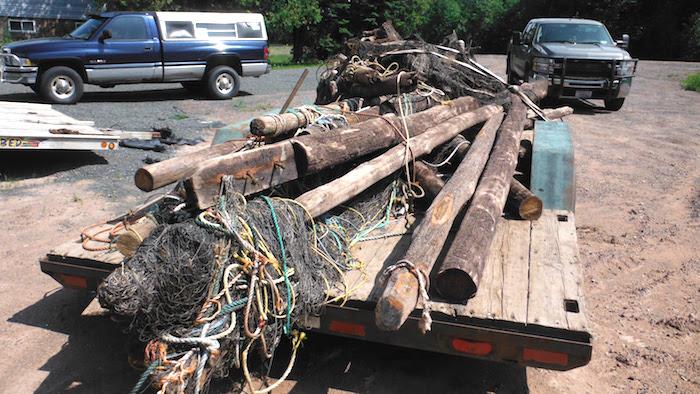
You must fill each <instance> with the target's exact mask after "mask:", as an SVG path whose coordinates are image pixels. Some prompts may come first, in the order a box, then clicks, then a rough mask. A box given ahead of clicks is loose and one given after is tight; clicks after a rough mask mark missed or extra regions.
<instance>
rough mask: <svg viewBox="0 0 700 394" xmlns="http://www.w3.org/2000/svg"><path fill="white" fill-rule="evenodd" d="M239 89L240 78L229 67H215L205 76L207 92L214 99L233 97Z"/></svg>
mask: <svg viewBox="0 0 700 394" xmlns="http://www.w3.org/2000/svg"><path fill="white" fill-rule="evenodd" d="M240 87H241V78H240V77H239V76H238V74H237V73H236V71H234V70H233V69H232V68H231V67H229V66H217V67H215V68H214V69H212V70H211V71H210V72H209V75H208V76H207V91H208V92H209V94H210V95H211V96H212V97H213V98H215V99H219V100H225V99H230V98H231V97H235V96H236V95H237V94H238V89H239V88H240Z"/></svg>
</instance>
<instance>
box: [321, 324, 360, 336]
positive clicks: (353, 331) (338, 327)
mask: <svg viewBox="0 0 700 394" xmlns="http://www.w3.org/2000/svg"><path fill="white" fill-rule="evenodd" d="M328 328H329V329H330V330H331V331H334V332H339V333H341V334H348V335H355V336H358V337H364V336H365V326H363V325H362V324H353V323H346V322H343V321H338V320H332V321H331V325H330V326H329V327H328Z"/></svg>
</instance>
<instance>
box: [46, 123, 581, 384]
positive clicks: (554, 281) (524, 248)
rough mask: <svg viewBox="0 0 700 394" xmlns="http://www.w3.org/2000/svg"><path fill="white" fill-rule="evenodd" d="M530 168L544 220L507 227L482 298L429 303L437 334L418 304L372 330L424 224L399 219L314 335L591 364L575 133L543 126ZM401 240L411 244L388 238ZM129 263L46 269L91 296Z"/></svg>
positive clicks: (62, 263) (67, 257) (63, 263)
mask: <svg viewBox="0 0 700 394" xmlns="http://www.w3.org/2000/svg"><path fill="white" fill-rule="evenodd" d="M531 159H532V169H533V171H532V174H531V179H530V183H531V185H532V186H531V187H532V190H533V191H534V192H535V193H538V194H540V197H542V199H543V201H544V204H545V207H546V209H545V210H544V213H543V215H542V217H540V218H539V219H538V220H536V221H532V222H531V221H524V220H516V219H511V218H506V217H504V218H501V219H500V221H501V222H500V223H499V224H498V225H497V226H496V228H497V231H496V235H495V239H494V242H493V244H492V245H491V250H490V254H489V257H488V261H487V264H486V269H485V272H484V274H483V275H484V276H483V279H482V280H481V283H480V285H479V290H478V292H477V293H476V296H475V297H474V298H472V299H470V300H469V301H468V302H467V303H466V304H453V303H448V302H444V301H441V300H440V299H439V298H437V296H435V295H433V294H431V301H430V302H431V304H432V305H431V307H432V308H431V309H432V318H433V323H432V330H431V331H430V332H428V333H427V334H425V335H424V334H421V332H420V331H419V329H418V320H419V318H420V310H419V309H422V305H420V304H419V305H418V308H419V309H418V310H416V311H414V313H413V314H412V315H411V316H410V317H409V319H408V321H407V322H406V323H405V324H404V325H403V326H402V327H401V329H400V330H399V331H397V332H387V331H382V330H379V329H378V328H377V327H376V325H375V323H374V307H375V302H376V298H377V296H378V295H379V293H380V292H381V290H382V289H383V287H382V283H381V278H380V276H381V275H380V273H381V272H383V270H384V269H385V267H387V266H389V265H391V264H394V263H395V262H396V261H398V260H399V259H401V257H402V256H403V255H404V253H405V251H406V248H407V246H408V244H409V243H410V239H411V235H410V233H411V229H413V228H415V227H416V226H417V225H418V224H419V223H420V220H421V219H422V218H421V216H420V215H417V216H410V217H409V218H408V219H405V218H402V219H398V220H394V221H393V222H391V224H390V225H388V226H386V227H385V228H383V229H382V230H378V231H377V232H374V233H372V234H371V235H372V239H374V240H371V241H366V242H360V243H358V244H356V245H355V247H354V249H353V254H354V255H355V257H357V258H358V259H359V260H360V261H362V262H363V263H364V264H365V270H364V272H360V271H350V272H349V273H348V274H347V275H346V277H345V284H346V286H347V287H348V288H350V289H353V291H352V292H351V293H350V295H349V296H348V297H347V299H345V300H342V301H339V302H337V303H335V304H332V305H329V306H327V307H326V308H325V309H324V311H323V313H322V314H321V315H320V316H318V317H314V318H310V319H308V320H307V321H306V322H305V324H306V326H307V328H308V329H310V330H313V331H317V332H321V333H326V334H331V335H338V336H342V337H349V338H356V339H363V340H367V341H373V342H380V343H387V344H391V345H396V346H403V347H408V348H415V349H421V350H428V351H435V352H442V353H448V354H454V355H461V356H467V357H474V358H480V359H487V360H494V361H500V362H507V363H515V364H519V365H523V366H533V367H538V368H546V369H553V370H569V369H572V368H576V367H580V366H583V365H586V364H587V363H588V362H589V361H590V359H591V335H590V333H589V331H588V326H587V322H586V317H585V303H584V300H583V294H582V285H581V283H582V273H581V265H580V263H579V257H578V247H577V238H576V224H575V219H574V212H573V204H574V201H573V193H574V191H575V187H574V180H573V148H572V145H571V136H570V132H569V129H568V126H567V125H566V124H565V123H563V122H547V123H540V122H538V123H537V125H536V128H535V134H534V139H533V149H532V158H531ZM118 221H119V219H116V220H115V221H114V222H113V223H117V222H118ZM397 233H398V234H401V233H403V234H404V235H402V236H387V237H382V235H393V234H397ZM375 238H376V239H375ZM123 258H124V257H123V256H122V255H121V254H120V253H119V252H117V251H114V250H109V251H100V252H91V251H87V250H85V249H84V248H83V247H82V245H81V242H80V241H79V240H78V241H74V242H68V243H65V244H63V245H60V246H58V247H57V248H56V249H54V250H53V251H51V252H49V253H48V255H47V256H46V257H44V258H43V259H42V260H41V269H42V271H43V272H45V273H47V274H49V275H51V276H52V277H53V278H54V279H56V280H57V281H58V282H60V283H61V284H63V285H64V286H67V287H73V288H81V289H88V290H94V289H95V288H96V287H97V285H98V284H99V283H100V281H101V280H102V279H103V278H105V277H106V276H107V275H109V273H110V272H112V270H114V269H115V268H117V267H119V266H120V264H121V263H122V261H123ZM436 266H439V263H438V264H436ZM331 296H334V295H331Z"/></svg>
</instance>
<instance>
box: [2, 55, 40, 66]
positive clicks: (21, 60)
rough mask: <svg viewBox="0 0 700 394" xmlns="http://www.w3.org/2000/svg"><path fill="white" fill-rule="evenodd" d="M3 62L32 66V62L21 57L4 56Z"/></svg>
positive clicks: (11, 64)
mask: <svg viewBox="0 0 700 394" xmlns="http://www.w3.org/2000/svg"><path fill="white" fill-rule="evenodd" d="M5 64H6V65H8V66H12V67H32V66H34V63H32V61H31V60H29V59H27V58H23V57H16V56H6V57H5Z"/></svg>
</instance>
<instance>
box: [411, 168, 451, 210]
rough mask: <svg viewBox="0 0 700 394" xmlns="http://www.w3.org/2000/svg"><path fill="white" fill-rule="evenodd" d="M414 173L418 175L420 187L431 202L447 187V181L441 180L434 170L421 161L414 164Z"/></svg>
mask: <svg viewBox="0 0 700 394" xmlns="http://www.w3.org/2000/svg"><path fill="white" fill-rule="evenodd" d="M413 172H414V174H415V175H416V180H417V181H418V185H419V186H420V187H421V188H423V191H424V192H425V198H426V199H428V200H429V201H432V200H434V199H435V196H437V195H438V193H440V190H442V187H443V186H445V181H443V180H442V179H440V177H439V176H438V173H437V171H435V169H434V168H432V167H430V166H428V165H427V164H425V163H423V162H421V161H417V162H415V163H414V164H413Z"/></svg>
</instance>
